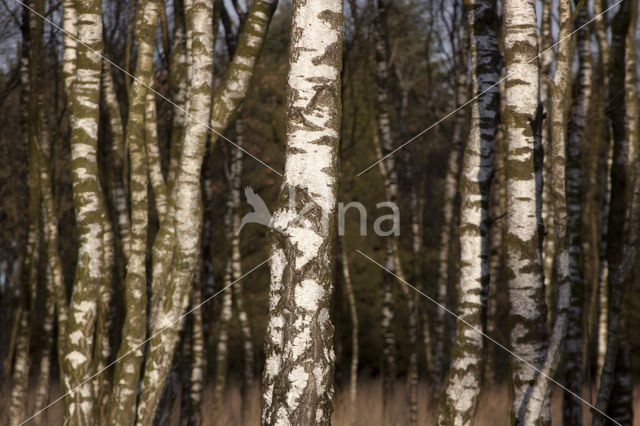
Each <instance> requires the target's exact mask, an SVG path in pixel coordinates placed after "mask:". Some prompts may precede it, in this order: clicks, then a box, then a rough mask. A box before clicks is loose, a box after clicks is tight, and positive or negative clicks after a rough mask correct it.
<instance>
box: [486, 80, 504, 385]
mask: <svg viewBox="0 0 640 426" xmlns="http://www.w3.org/2000/svg"><path fill="white" fill-rule="evenodd" d="M499 87H500V101H501V105H500V112H501V113H502V110H503V106H504V84H503V83H502V82H501V83H500V85H499ZM505 144H506V141H505V138H504V128H503V125H502V123H498V129H497V132H496V146H495V149H494V164H495V166H494V169H495V175H494V177H493V179H492V185H493V188H492V191H493V192H492V194H491V196H490V215H491V227H490V228H489V232H490V236H489V240H490V241H489V244H490V247H489V253H490V256H491V259H490V261H489V279H490V282H489V292H488V294H487V307H486V310H487V313H486V333H487V335H489V336H491V337H493V338H497V337H498V336H496V332H497V330H498V319H497V314H498V301H499V299H498V294H499V293H500V291H499V290H498V285H499V284H502V282H503V280H504V278H503V274H502V273H501V271H502V270H503V269H504V262H505V250H504V241H505V238H504V234H505V219H504V218H503V217H504V214H505V211H506V209H507V198H506V194H505V186H506V182H505V172H504V162H505V155H506V152H505V149H506V146H505ZM501 287H502V286H501ZM503 289H504V288H503V287H502V288H501V289H500V290H501V291H503ZM484 345H485V346H484V347H485V360H484V375H483V382H485V383H487V384H488V385H491V384H495V382H496V379H497V375H496V367H497V364H496V351H497V350H498V348H497V347H496V345H495V344H494V343H493V342H488V341H487V339H485V343H484Z"/></svg>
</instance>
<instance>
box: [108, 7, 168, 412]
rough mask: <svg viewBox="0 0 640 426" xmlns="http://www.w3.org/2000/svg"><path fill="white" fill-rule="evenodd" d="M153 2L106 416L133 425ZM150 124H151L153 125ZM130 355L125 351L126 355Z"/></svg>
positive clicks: (132, 125) (136, 90)
mask: <svg viewBox="0 0 640 426" xmlns="http://www.w3.org/2000/svg"><path fill="white" fill-rule="evenodd" d="M158 6H159V4H158V2H157V1H156V0H145V1H144V2H142V3H140V4H139V5H138V11H137V16H136V27H135V38H136V41H137V44H138V56H137V58H138V60H137V64H136V78H135V79H134V80H133V82H132V84H131V89H130V90H129V96H130V99H129V117H128V120H127V131H126V142H125V144H126V146H127V147H128V151H129V156H130V161H129V164H130V184H129V187H130V189H129V192H130V194H131V222H130V230H129V236H130V247H129V256H128V259H127V273H126V277H125V319H124V325H123V328H122V340H121V343H120V348H119V350H118V358H120V357H122V356H124V355H125V354H128V355H127V356H126V357H124V358H122V359H121V360H120V361H119V362H118V363H116V365H115V371H114V376H113V377H114V383H113V390H112V397H111V400H110V401H109V407H108V415H109V421H110V422H111V423H114V424H115V423H117V424H120V425H133V424H134V423H135V415H136V398H137V393H138V382H139V380H140V369H141V364H142V355H143V348H142V347H140V345H141V344H142V342H143V341H144V339H145V337H146V321H147V309H146V306H147V278H146V277H147V273H146V253H147V228H148V202H147V196H148V192H147V187H148V178H147V174H148V171H147V158H146V155H145V146H146V144H145V139H146V138H145V136H146V131H145V127H146V126H145V114H146V112H145V110H148V105H147V103H146V100H147V98H148V93H149V89H147V88H146V87H145V86H151V85H152V79H153V64H152V60H153V43H154V35H155V29H156V25H157V19H158ZM154 124H155V123H154ZM129 352H131V353H129Z"/></svg>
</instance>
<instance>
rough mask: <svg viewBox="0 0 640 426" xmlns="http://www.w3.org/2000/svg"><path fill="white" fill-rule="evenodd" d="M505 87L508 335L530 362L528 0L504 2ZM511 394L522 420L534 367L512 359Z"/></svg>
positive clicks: (537, 257) (533, 127) (532, 90)
mask: <svg viewBox="0 0 640 426" xmlns="http://www.w3.org/2000/svg"><path fill="white" fill-rule="evenodd" d="M503 19H504V31H505V35H504V43H505V48H504V49H505V54H504V55H505V66H506V75H507V78H506V89H505V108H504V120H503V122H504V126H505V135H506V141H507V158H506V162H505V173H506V179H507V235H506V241H505V249H506V253H507V260H506V269H507V277H508V278H507V283H508V287H509V301H510V303H511V309H510V313H509V315H510V326H511V333H510V337H511V338H510V340H511V348H512V350H513V352H514V353H515V354H516V355H518V356H519V357H521V358H522V359H524V360H525V361H527V362H529V363H530V364H533V365H540V364H541V363H542V361H543V360H544V356H545V353H546V349H547V345H546V335H547V324H546V306H545V295H544V281H543V276H542V275H543V272H542V259H541V247H540V241H541V239H540V237H541V236H540V229H539V228H540V221H541V219H540V210H539V202H538V191H539V181H538V175H539V169H540V163H539V158H537V155H538V152H537V149H538V148H537V146H538V142H536V138H537V137H539V131H540V120H541V107H540V105H539V103H538V86H539V81H538V66H539V65H538V63H537V62H536V61H535V60H534V58H535V57H536V55H537V52H538V48H537V38H536V13H535V5H534V4H533V2H531V1H529V0H506V1H505V3H504V5H503ZM511 367H512V381H513V385H512V386H513V394H514V399H513V403H512V419H513V420H514V421H515V422H516V423H517V424H522V422H523V421H524V416H525V410H526V407H527V405H528V403H529V395H530V392H531V388H532V382H533V380H534V378H535V372H534V371H533V370H532V369H531V367H529V366H528V365H526V364H524V363H522V361H520V360H519V359H516V358H512V361H511Z"/></svg>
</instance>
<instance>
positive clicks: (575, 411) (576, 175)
mask: <svg viewBox="0 0 640 426" xmlns="http://www.w3.org/2000/svg"><path fill="white" fill-rule="evenodd" d="M580 6H581V7H580ZM576 7H580V8H579V10H577V12H576V13H577V17H576V20H575V28H581V29H580V31H578V33H577V34H576V38H577V40H576V43H577V46H576V47H577V51H578V75H577V80H576V84H575V86H576V90H575V93H576V94H575V98H574V100H573V105H572V106H571V112H570V115H571V120H570V121H569V123H568V129H567V132H568V134H567V165H566V178H567V181H566V199H567V209H568V220H569V235H568V237H569V275H570V279H571V295H570V305H569V310H568V312H567V316H568V318H567V341H566V346H565V348H566V349H565V378H566V383H567V385H568V387H569V389H571V390H572V391H573V392H575V393H576V394H578V395H581V393H582V385H583V377H582V370H583V367H582V366H583V359H582V347H583V326H582V317H583V315H582V306H583V298H584V295H583V292H584V290H583V288H584V287H583V285H584V284H583V277H582V276H581V270H580V256H581V252H582V241H581V235H580V231H581V228H582V215H583V210H582V196H581V192H582V182H583V180H582V171H581V164H582V161H581V157H582V144H583V139H584V137H585V124H586V116H587V113H588V111H589V109H590V102H591V79H592V64H591V46H590V44H591V41H590V35H591V32H590V31H589V29H588V28H582V26H584V25H585V24H586V23H587V21H588V19H589V9H588V7H587V5H584V4H582V5H577V6H576ZM585 213H586V212H585ZM585 284H586V283H585ZM563 419H564V422H565V424H575V425H578V424H581V423H582V401H579V400H577V399H576V398H570V397H565V398H564V399H563Z"/></svg>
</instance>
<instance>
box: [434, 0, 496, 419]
mask: <svg viewBox="0 0 640 426" xmlns="http://www.w3.org/2000/svg"><path fill="white" fill-rule="evenodd" d="M465 7H466V13H467V25H469V33H470V37H471V63H472V68H471V76H472V77H471V79H472V85H473V92H474V94H476V93H477V94H479V98H478V100H477V101H476V102H474V103H472V104H471V128H470V133H469V140H468V142H467V147H466V149H465V152H464V157H463V164H462V175H461V176H460V197H461V203H460V283H459V297H460V299H459V300H458V304H457V306H458V313H459V315H460V317H461V318H463V319H464V320H465V321H467V322H468V323H469V324H472V325H474V326H475V327H476V328H477V329H482V328H483V325H482V317H483V310H484V309H485V308H486V300H482V294H483V293H484V294H486V290H485V288H488V286H489V279H490V276H489V225H490V217H489V195H490V188H491V179H492V177H493V173H494V169H493V151H494V144H495V138H496V132H497V126H498V122H499V120H500V89H499V87H498V85H497V84H496V83H497V82H498V79H499V76H500V57H499V52H498V20H497V16H496V10H495V4H494V3H492V2H491V1H482V0H475V1H467V2H465ZM451 353H452V360H451V367H450V369H449V377H448V380H447V383H446V386H445V390H444V393H443V397H442V399H441V403H440V415H439V418H438V423H439V424H441V425H445V424H452V425H470V424H471V423H472V421H473V417H474V413H475V409H476V403H477V398H478V395H479V393H480V383H481V377H482V358H481V357H482V353H483V337H482V335H481V334H479V333H478V332H477V331H475V330H473V329H471V328H469V327H468V326H467V325H466V324H464V323H463V322H458V323H457V327H456V340H455V342H454V344H453V348H452V351H451Z"/></svg>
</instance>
